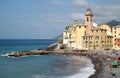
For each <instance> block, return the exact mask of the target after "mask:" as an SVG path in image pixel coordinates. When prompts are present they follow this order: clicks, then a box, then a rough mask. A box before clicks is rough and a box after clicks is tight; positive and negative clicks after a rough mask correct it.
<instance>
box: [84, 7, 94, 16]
mask: <svg viewBox="0 0 120 78" xmlns="http://www.w3.org/2000/svg"><path fill="white" fill-rule="evenodd" d="M85 16H93V13H92V10H91V9H90V8H88V9H87V10H86V14H85Z"/></svg>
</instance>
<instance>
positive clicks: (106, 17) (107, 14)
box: [94, 5, 120, 22]
mask: <svg viewBox="0 0 120 78" xmlns="http://www.w3.org/2000/svg"><path fill="white" fill-rule="evenodd" d="M119 7H120V5H108V6H96V8H94V15H95V19H96V20H97V21H98V20H99V22H108V21H111V20H117V19H119V17H120V8H119Z"/></svg>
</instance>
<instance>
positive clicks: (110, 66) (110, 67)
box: [109, 65, 112, 73]
mask: <svg viewBox="0 0 120 78" xmlns="http://www.w3.org/2000/svg"><path fill="white" fill-rule="evenodd" d="M109 70H110V72H111V73H112V65H109Z"/></svg>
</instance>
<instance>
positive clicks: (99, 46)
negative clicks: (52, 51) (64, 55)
mask: <svg viewBox="0 0 120 78" xmlns="http://www.w3.org/2000/svg"><path fill="white" fill-rule="evenodd" d="M93 16H94V15H93V13H92V10H91V9H90V8H88V9H87V10H86V13H85V22H84V23H83V24H78V22H77V20H75V21H74V23H73V24H70V25H68V26H67V27H66V28H65V31H64V32H63V44H64V45H66V46H67V47H69V48H71V49H82V50H111V49H117V50H120V31H119V30H120V23H118V24H116V25H112V26H110V25H109V24H100V25H97V24H95V23H93Z"/></svg>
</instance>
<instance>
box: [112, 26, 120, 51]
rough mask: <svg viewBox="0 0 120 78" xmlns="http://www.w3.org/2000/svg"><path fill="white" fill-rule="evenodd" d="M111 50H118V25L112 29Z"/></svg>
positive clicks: (119, 47) (119, 44)
mask: <svg viewBox="0 0 120 78" xmlns="http://www.w3.org/2000/svg"><path fill="white" fill-rule="evenodd" d="M112 34H113V49H117V50H120V25H117V26H113V27H112Z"/></svg>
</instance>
